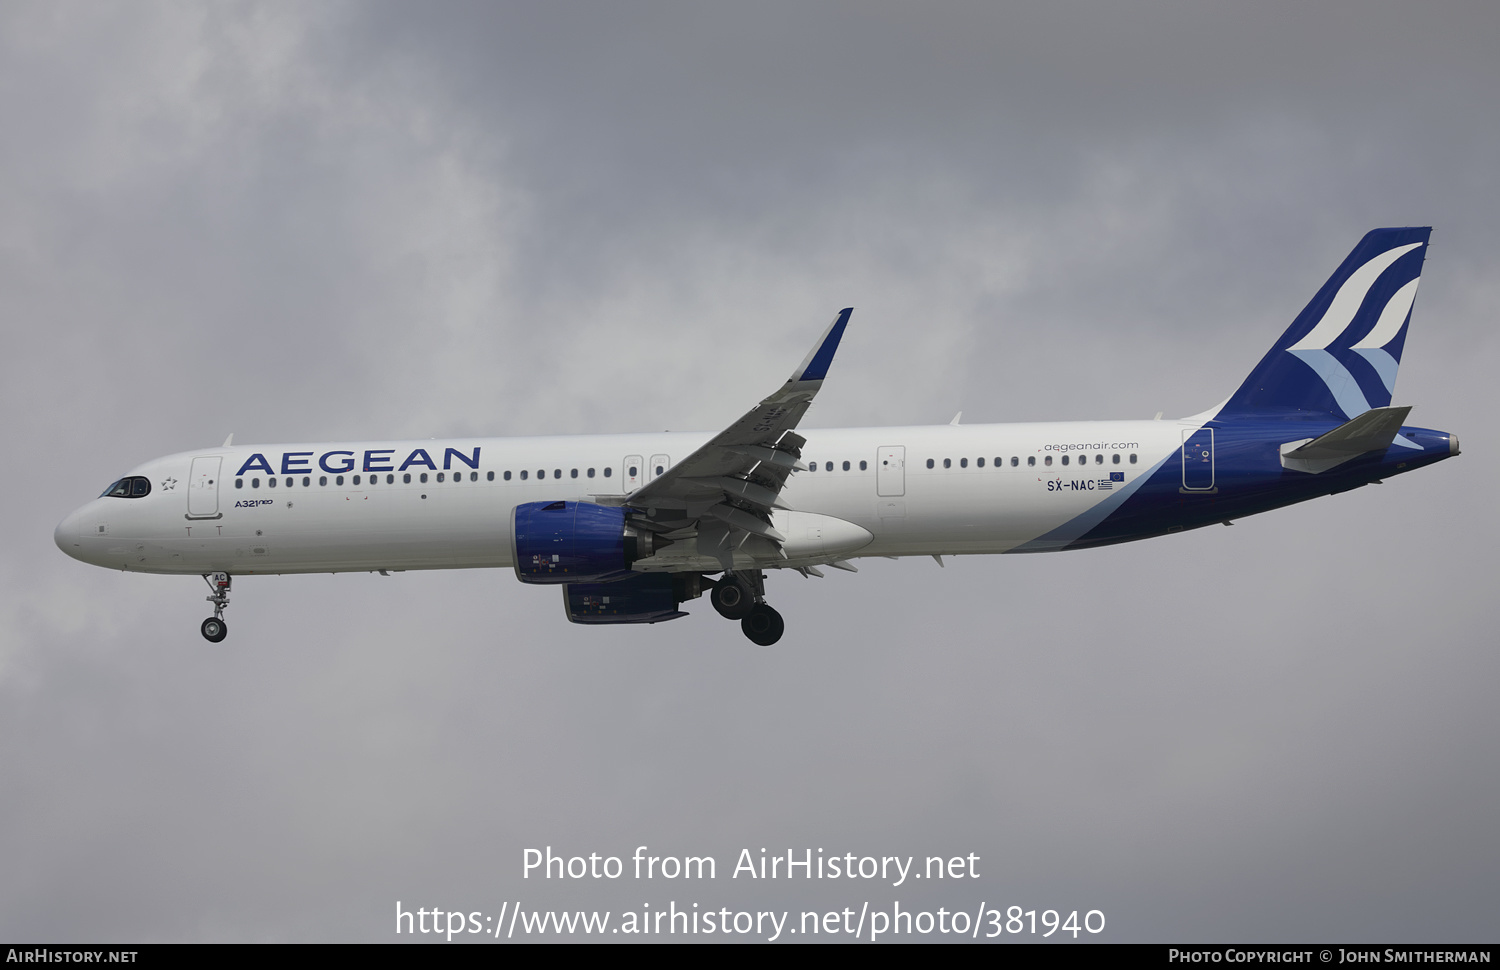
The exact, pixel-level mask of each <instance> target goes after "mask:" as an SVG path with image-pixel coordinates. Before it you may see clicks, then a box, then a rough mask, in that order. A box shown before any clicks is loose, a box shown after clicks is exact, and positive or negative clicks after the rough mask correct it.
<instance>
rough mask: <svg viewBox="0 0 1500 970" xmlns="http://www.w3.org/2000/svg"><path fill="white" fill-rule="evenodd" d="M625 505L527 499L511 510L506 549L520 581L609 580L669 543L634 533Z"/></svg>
mask: <svg viewBox="0 0 1500 970" xmlns="http://www.w3.org/2000/svg"><path fill="white" fill-rule="evenodd" d="M626 514H627V513H626V510H625V509H623V508H618V507H611V506H607V505H595V504H594V503H593V502H528V503H526V504H525V505H518V506H516V507H515V509H514V511H512V512H511V514H510V535H511V539H510V552H511V561H512V562H514V563H515V568H516V578H517V579H519V580H520V581H521V582H523V583H545V584H556V583H577V582H606V583H607V582H610V581H612V580H617V579H624V578H625V577H627V576H630V575H633V574H632V573H631V571H630V564H631V563H633V562H635V561H636V560H637V559H643V558H645V557H647V556H650V555H651V554H652V553H653V552H655V551H656V550H657V549H660V548H662V547H663V546H667V545H671V543H670V542H667V541H666V540H663V539H660V538H657V537H656V536H655V535H653V534H652V533H650V532H644V531H642V532H637V530H635V529H634V528H632V527H631V526H630V525H629V524H628V523H627V521H626Z"/></svg>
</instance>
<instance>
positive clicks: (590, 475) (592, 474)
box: [589, 468, 594, 478]
mask: <svg viewBox="0 0 1500 970" xmlns="http://www.w3.org/2000/svg"><path fill="white" fill-rule="evenodd" d="M589 477H590V478H593V477H594V470H593V469H592V468H590V469H589Z"/></svg>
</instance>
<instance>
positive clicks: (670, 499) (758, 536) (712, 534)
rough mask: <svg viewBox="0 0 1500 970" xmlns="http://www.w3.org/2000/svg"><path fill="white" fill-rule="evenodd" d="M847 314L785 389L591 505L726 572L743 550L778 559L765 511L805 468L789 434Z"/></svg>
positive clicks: (797, 440) (776, 536)
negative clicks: (761, 550)
mask: <svg viewBox="0 0 1500 970" xmlns="http://www.w3.org/2000/svg"><path fill="white" fill-rule="evenodd" d="M853 312H854V311H853V309H852V308H848V309H845V310H842V311H840V312H839V315H838V316H837V317H835V318H834V321H833V323H831V324H829V325H828V329H827V330H825V331H824V332H823V336H822V337H821V338H820V339H819V340H818V342H817V344H815V345H814V346H813V349H812V351H811V352H810V353H808V355H807V357H806V358H805V359H804V360H803V361H802V364H801V366H799V367H798V368H797V369H796V370H795V371H794V372H793V373H792V376H791V377H790V378H788V380H787V382H786V383H785V384H783V385H782V386H781V387H780V388H779V389H777V391H776V392H775V393H773V394H771V395H770V396H769V397H767V398H766V399H765V400H763V401H761V402H760V403H759V404H757V405H756V406H755V407H753V408H751V409H750V410H749V411H748V412H746V414H745V415H744V417H742V418H740V419H739V420H738V421H736V422H735V423H734V424H731V425H730V426H729V427H728V428H725V429H724V430H723V431H721V432H719V433H718V434H717V435H715V436H714V437H713V439H712V440H711V441H709V442H708V443H707V444H705V445H704V446H703V447H701V448H699V449H698V450H697V451H695V452H693V453H692V454H691V455H688V456H687V457H686V458H684V459H683V460H682V461H680V462H678V463H676V464H675V465H673V466H672V467H671V468H669V469H668V470H667V471H666V472H665V473H663V474H662V475H660V476H658V477H657V478H656V479H654V480H653V481H651V482H650V483H649V484H647V485H645V486H643V487H642V488H639V489H637V490H636V491H634V492H632V493H630V494H629V495H599V496H594V500H595V501H597V502H601V503H608V504H614V505H629V506H630V507H632V508H634V509H639V510H641V511H642V512H644V513H645V518H644V520H642V519H640V518H639V517H636V518H633V520H632V521H633V522H634V523H635V524H639V525H643V526H645V527H646V528H648V529H650V530H651V531H654V532H656V533H657V534H659V535H661V536H662V537H663V538H668V539H672V540H673V541H674V542H676V541H679V540H683V539H689V538H693V537H694V536H696V540H697V553H698V555H699V556H701V557H706V558H709V559H713V560H715V561H717V562H718V563H719V564H720V565H721V566H722V567H723V568H724V569H726V570H728V569H730V568H732V562H733V559H732V556H733V554H734V550H736V549H738V548H741V547H742V546H744V545H745V544H746V543H747V542H751V543H753V544H755V545H757V546H760V545H761V544H762V542H764V543H766V544H769V546H770V548H768V549H766V551H767V552H770V553H771V554H772V555H773V556H775V555H778V554H779V555H780V556H782V557H784V556H785V553H783V552H781V543H782V542H783V541H784V537H783V536H782V535H781V533H779V532H777V531H776V529H775V528H774V527H772V525H771V510H772V509H774V508H784V506H782V505H781V504H780V495H781V490H782V488H783V487H784V486H785V485H786V481H787V478H788V477H789V476H790V475H791V474H792V472H794V471H803V470H806V468H807V465H806V464H804V463H803V461H802V445H803V444H804V443H805V439H803V438H802V437H801V436H800V435H798V434H797V433H796V432H795V431H794V430H793V429H794V428H796V427H797V423H798V422H799V421H801V420H802V416H803V415H804V414H806V413H807V408H808V405H810V404H811V403H812V399H813V397H814V396H815V395H816V394H817V393H818V389H819V388H821V387H822V386H823V378H824V377H825V376H826V375H827V373H828V366H829V365H830V364H831V363H832V362H833V355H834V352H835V351H836V350H838V346H839V341H840V340H841V339H842V338H843V336H844V328H845V327H846V326H848V324H849V316H850V314H851V313H853Z"/></svg>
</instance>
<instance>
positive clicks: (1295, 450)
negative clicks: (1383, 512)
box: [1281, 407, 1411, 475]
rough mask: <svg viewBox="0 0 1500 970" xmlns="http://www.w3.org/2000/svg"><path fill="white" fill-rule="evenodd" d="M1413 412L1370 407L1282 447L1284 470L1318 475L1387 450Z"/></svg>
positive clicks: (1403, 409)
mask: <svg viewBox="0 0 1500 970" xmlns="http://www.w3.org/2000/svg"><path fill="white" fill-rule="evenodd" d="M1410 413H1411V408H1410V407H1399V408H1371V409H1370V410H1368V411H1366V412H1365V413H1363V414H1361V415H1359V416H1358V417H1355V418H1351V419H1350V420H1348V421H1345V422H1344V423H1343V424H1341V425H1339V426H1338V427H1337V428H1334V429H1333V430H1332V431H1329V432H1328V433H1326V434H1322V435H1319V436H1318V437H1316V438H1303V439H1301V440H1299V441H1288V442H1287V443H1286V444H1284V445H1282V446H1281V464H1282V467H1284V468H1290V469H1291V470H1292V471H1299V472H1307V473H1308V474H1310V475H1316V474H1318V473H1320V472H1326V471H1328V470H1329V469H1330V468H1336V467H1338V466H1339V465H1342V464H1343V463H1344V462H1346V461H1349V460H1350V459H1351V458H1358V457H1359V456H1360V455H1363V454H1366V453H1368V452H1372V451H1385V450H1386V449H1387V448H1389V447H1390V446H1391V442H1392V441H1395V440H1396V435H1397V433H1398V432H1400V430H1401V425H1402V423H1403V422H1405V421H1406V416H1407V415H1408V414H1410Z"/></svg>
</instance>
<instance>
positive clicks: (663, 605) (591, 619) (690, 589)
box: [563, 573, 701, 624]
mask: <svg viewBox="0 0 1500 970" xmlns="http://www.w3.org/2000/svg"><path fill="white" fill-rule="evenodd" d="M699 580H700V577H699V576H698V574H696V573H690V574H682V573H676V574H673V573H632V574H631V575H630V577H629V578H628V579H621V580H618V581H617V582H613V583H568V584H567V585H566V586H564V587H563V606H564V608H565V609H566V610H567V611H568V619H569V621H571V622H573V623H591V624H600V623H660V622H661V621H663V620H675V619H677V618H678V617H679V616H687V614H686V613H683V612H681V611H679V610H678V609H677V604H679V603H681V602H682V601H683V600H685V599H692V598H693V597H695V596H698V595H699V593H700V592H701V590H700V589H699V585H698V584H699Z"/></svg>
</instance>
